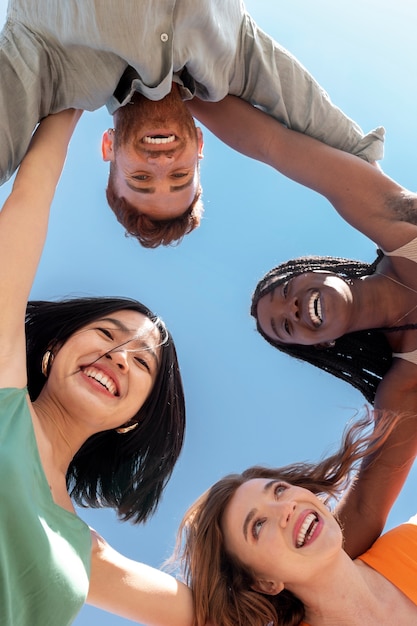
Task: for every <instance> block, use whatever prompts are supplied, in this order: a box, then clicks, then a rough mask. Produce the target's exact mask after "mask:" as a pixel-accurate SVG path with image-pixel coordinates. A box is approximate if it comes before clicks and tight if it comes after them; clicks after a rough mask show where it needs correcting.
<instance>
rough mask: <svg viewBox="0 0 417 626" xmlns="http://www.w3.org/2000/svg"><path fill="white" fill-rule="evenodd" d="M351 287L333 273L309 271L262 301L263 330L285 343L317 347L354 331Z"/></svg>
mask: <svg viewBox="0 0 417 626" xmlns="http://www.w3.org/2000/svg"><path fill="white" fill-rule="evenodd" d="M352 301H353V297H352V291H351V287H350V285H349V284H348V283H347V282H346V281H345V280H344V279H343V278H341V277H340V276H338V275H337V274H333V273H331V272H320V271H313V272H305V273H303V274H299V275H298V276H295V277H294V278H291V279H290V280H289V281H287V282H284V283H282V284H281V285H278V286H277V287H275V288H274V289H273V290H272V291H270V292H269V293H267V294H266V295H264V296H262V297H261V298H260V299H259V302H258V305H257V310H256V317H257V320H258V323H259V326H260V328H261V329H262V331H263V332H264V333H265V334H266V335H267V336H268V337H270V338H271V339H272V340H274V341H277V342H279V343H283V344H301V345H314V344H318V343H321V342H326V341H332V340H334V339H337V338H338V337H341V336H342V335H344V334H346V333H347V332H350V317H351V311H352V309H351V304H352Z"/></svg>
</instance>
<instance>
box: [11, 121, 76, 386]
mask: <svg viewBox="0 0 417 626" xmlns="http://www.w3.org/2000/svg"><path fill="white" fill-rule="evenodd" d="M80 115H81V113H80V112H78V111H74V110H70V111H63V112H62V113H59V114H57V115H52V116H50V117H48V118H46V119H45V120H43V121H42V122H41V124H40V125H39V127H38V129H37V130H36V132H35V134H34V136H33V138H32V141H31V144H30V146H29V150H28V152H27V154H26V156H25V158H24V159H23V161H22V164H21V166H20V168H19V171H18V173H17V176H16V179H15V182H14V185H13V188H12V191H11V193H10V195H9V197H8V198H7V200H6V202H5V204H4V206H3V209H2V211H1V213H0V386H2V387H6V386H17V387H23V386H24V385H25V384H26V354H25V336H24V318H25V310H26V302H27V299H28V297H29V293H30V290H31V287H32V283H33V279H34V277H35V273H36V270H37V267H38V263H39V260H40V257H41V254H42V249H43V246H44V242H45V238H46V233H47V228H48V218H49V209H50V205H51V202H52V199H53V196H54V192H55V188H56V185H57V183H58V180H59V177H60V174H61V170H62V167H63V164H64V161H65V156H66V152H67V146H68V143H69V140H70V138H71V135H72V132H73V130H74V128H75V125H76V123H77V121H78V119H79V117H80Z"/></svg>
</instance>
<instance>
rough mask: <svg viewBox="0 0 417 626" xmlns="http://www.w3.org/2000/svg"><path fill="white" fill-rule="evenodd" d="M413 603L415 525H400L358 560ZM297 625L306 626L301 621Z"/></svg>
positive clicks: (416, 585) (415, 599)
mask: <svg viewBox="0 0 417 626" xmlns="http://www.w3.org/2000/svg"><path fill="white" fill-rule="evenodd" d="M358 558H359V559H360V560H361V561H363V562H364V563H366V565H369V567H372V569H374V570H376V571H377V572H379V573H380V574H381V575H382V576H384V577H385V578H386V579H387V580H389V581H390V582H391V583H392V584H393V585H395V586H396V587H397V588H398V589H399V590H400V591H402V592H403V593H404V594H405V595H406V596H407V597H408V598H409V599H410V600H411V601H412V602H414V604H417V526H416V525H415V524H401V526H397V527H396V528H393V529H392V530H390V531H388V532H387V533H385V534H384V535H382V537H379V539H377V540H376V541H375V543H374V545H373V546H372V547H371V548H369V550H368V551H367V552H365V553H364V554H362V555H361V556H360V557H358ZM299 626H309V625H308V624H307V622H301V623H300V625H299Z"/></svg>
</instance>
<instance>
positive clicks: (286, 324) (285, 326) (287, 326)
mask: <svg viewBox="0 0 417 626" xmlns="http://www.w3.org/2000/svg"><path fill="white" fill-rule="evenodd" d="M284 330H285V332H286V333H287V335H291V331H290V325H289V324H288V320H284Z"/></svg>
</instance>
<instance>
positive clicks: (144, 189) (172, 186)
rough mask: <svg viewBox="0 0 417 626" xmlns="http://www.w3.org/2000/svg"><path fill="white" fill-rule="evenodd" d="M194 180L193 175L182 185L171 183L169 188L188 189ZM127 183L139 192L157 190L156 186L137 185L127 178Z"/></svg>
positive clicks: (176, 189) (172, 189)
mask: <svg viewBox="0 0 417 626" xmlns="http://www.w3.org/2000/svg"><path fill="white" fill-rule="evenodd" d="M193 182H194V175H193V176H191V178H190V179H189V180H187V182H186V183H183V184H182V185H171V187H170V188H169V190H170V191H182V190H183V189H187V187H191V185H192V184H193ZM126 185H127V186H128V187H129V189H131V190H132V191H136V192H137V193H145V194H146V193H155V192H156V187H135V185H132V183H131V182H129V181H128V180H126Z"/></svg>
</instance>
